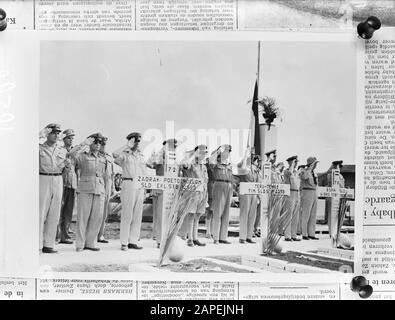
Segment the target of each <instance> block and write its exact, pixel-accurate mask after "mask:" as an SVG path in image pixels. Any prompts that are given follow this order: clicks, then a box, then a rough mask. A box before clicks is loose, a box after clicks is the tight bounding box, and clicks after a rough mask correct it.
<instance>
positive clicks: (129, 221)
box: [112, 132, 147, 251]
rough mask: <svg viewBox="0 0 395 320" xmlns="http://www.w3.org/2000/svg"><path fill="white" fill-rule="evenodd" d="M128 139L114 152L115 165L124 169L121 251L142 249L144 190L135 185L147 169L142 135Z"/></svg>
mask: <svg viewBox="0 0 395 320" xmlns="http://www.w3.org/2000/svg"><path fill="white" fill-rule="evenodd" d="M126 139H127V140H128V142H127V144H126V145H125V146H123V147H121V148H120V149H118V150H116V151H114V152H113V154H112V155H113V157H114V159H115V163H116V164H118V165H119V166H121V168H122V189H121V203H122V211H121V228H120V229H121V230H120V238H121V250H123V251H126V250H128V249H142V248H143V247H141V246H139V245H138V244H137V241H138V240H139V238H140V229H141V219H142V214H143V203H144V189H142V188H137V187H136V186H135V184H134V183H133V180H134V179H136V176H138V175H146V172H147V168H146V162H145V160H144V157H143V154H142V153H141V152H140V148H139V147H140V141H141V134H140V133H138V132H133V133H131V134H129V135H128V136H127V137H126Z"/></svg>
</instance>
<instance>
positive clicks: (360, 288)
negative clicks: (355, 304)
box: [350, 276, 373, 299]
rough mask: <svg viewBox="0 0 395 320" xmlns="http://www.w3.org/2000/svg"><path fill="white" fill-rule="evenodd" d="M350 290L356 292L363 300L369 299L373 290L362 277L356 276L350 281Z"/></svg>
mask: <svg viewBox="0 0 395 320" xmlns="http://www.w3.org/2000/svg"><path fill="white" fill-rule="evenodd" d="M350 287H351V290H352V291H353V292H358V294H359V296H360V297H361V298H363V299H367V298H369V297H370V296H371V295H372V293H373V288H372V286H371V285H369V282H368V281H367V280H366V279H365V277H363V276H356V277H354V278H352V280H351V285H350Z"/></svg>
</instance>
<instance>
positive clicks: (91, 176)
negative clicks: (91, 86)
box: [70, 133, 107, 252]
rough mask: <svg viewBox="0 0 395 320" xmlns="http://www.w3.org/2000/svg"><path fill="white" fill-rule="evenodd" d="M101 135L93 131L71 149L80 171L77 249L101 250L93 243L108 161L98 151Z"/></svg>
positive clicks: (103, 192)
mask: <svg viewBox="0 0 395 320" xmlns="http://www.w3.org/2000/svg"><path fill="white" fill-rule="evenodd" d="M104 139H105V138H104V137H103V135H102V134H100V133H95V134H92V135H90V136H89V137H88V138H87V139H86V140H85V141H84V142H83V143H81V144H79V145H78V146H76V147H74V148H73V149H72V150H71V152H70V153H71V154H72V156H73V157H74V158H75V163H76V168H77V170H79V173H80V178H79V181H78V187H77V232H76V250H77V252H80V251H82V250H84V249H86V250H91V251H99V250H100V249H99V248H97V247H96V244H97V235H98V234H99V230H100V227H101V224H102V221H103V206H104V198H105V179H104V177H105V175H106V170H107V168H106V164H107V162H106V158H104V157H103V156H102V155H101V154H100V152H99V151H100V145H101V144H102V143H103V142H104ZM86 149H89V150H86Z"/></svg>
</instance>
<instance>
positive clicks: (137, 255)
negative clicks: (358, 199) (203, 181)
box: [40, 227, 330, 272]
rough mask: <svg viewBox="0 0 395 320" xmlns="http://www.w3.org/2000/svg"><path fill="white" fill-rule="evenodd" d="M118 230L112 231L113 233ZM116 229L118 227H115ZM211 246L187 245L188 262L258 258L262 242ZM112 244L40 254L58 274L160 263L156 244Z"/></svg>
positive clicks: (290, 245)
mask: <svg viewBox="0 0 395 320" xmlns="http://www.w3.org/2000/svg"><path fill="white" fill-rule="evenodd" d="M113 229H114V228H110V230H113ZM115 229H116V227H115ZM145 230H146V232H145V235H146V236H149V235H150V231H149V228H147V227H146V228H145ZM317 237H318V238H319V239H320V240H315V241H313V240H309V241H300V242H285V241H283V240H281V241H280V244H281V246H282V247H283V249H284V250H297V251H299V250H302V251H314V250H317V248H319V247H329V246H330V240H329V237H328V235H327V234H317ZM201 239H202V241H203V242H205V243H206V244H207V245H206V246H205V247H187V246H186V244H185V257H184V260H188V259H192V258H200V257H213V256H234V255H241V254H246V255H250V254H251V255H256V254H259V252H260V250H259V248H260V244H259V241H258V240H259V239H258V238H254V240H255V241H257V243H255V244H240V243H239V238H238V237H229V238H228V239H229V241H231V242H232V244H219V245H214V244H213V242H212V240H209V239H206V238H201ZM109 241H110V242H109V243H108V244H99V245H98V246H99V247H100V248H101V250H100V251H99V252H92V251H83V252H76V251H75V245H74V244H72V245H67V244H59V245H57V246H56V249H57V250H58V253H57V254H40V264H41V266H42V267H43V268H45V269H46V270H48V269H53V270H54V271H74V272H77V271H81V272H83V271H128V265H129V264H133V263H141V262H156V261H157V259H158V257H159V249H158V248H157V247H156V243H155V241H153V240H152V239H150V238H142V239H141V241H140V245H142V246H143V247H144V248H143V249H142V250H132V249H129V250H128V251H121V250H120V242H119V240H118V239H110V240H109Z"/></svg>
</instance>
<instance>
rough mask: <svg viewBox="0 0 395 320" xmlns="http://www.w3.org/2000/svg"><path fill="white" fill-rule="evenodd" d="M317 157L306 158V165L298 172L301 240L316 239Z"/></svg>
mask: <svg viewBox="0 0 395 320" xmlns="http://www.w3.org/2000/svg"><path fill="white" fill-rule="evenodd" d="M317 163H318V161H317V158H315V157H309V158H307V162H306V167H305V168H304V169H303V170H302V171H301V173H300V184H301V188H302V193H301V196H300V203H301V207H302V235H303V240H310V239H311V240H318V238H316V236H315V226H316V216H317V176H316V174H315V172H314V169H315V168H316V166H317Z"/></svg>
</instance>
